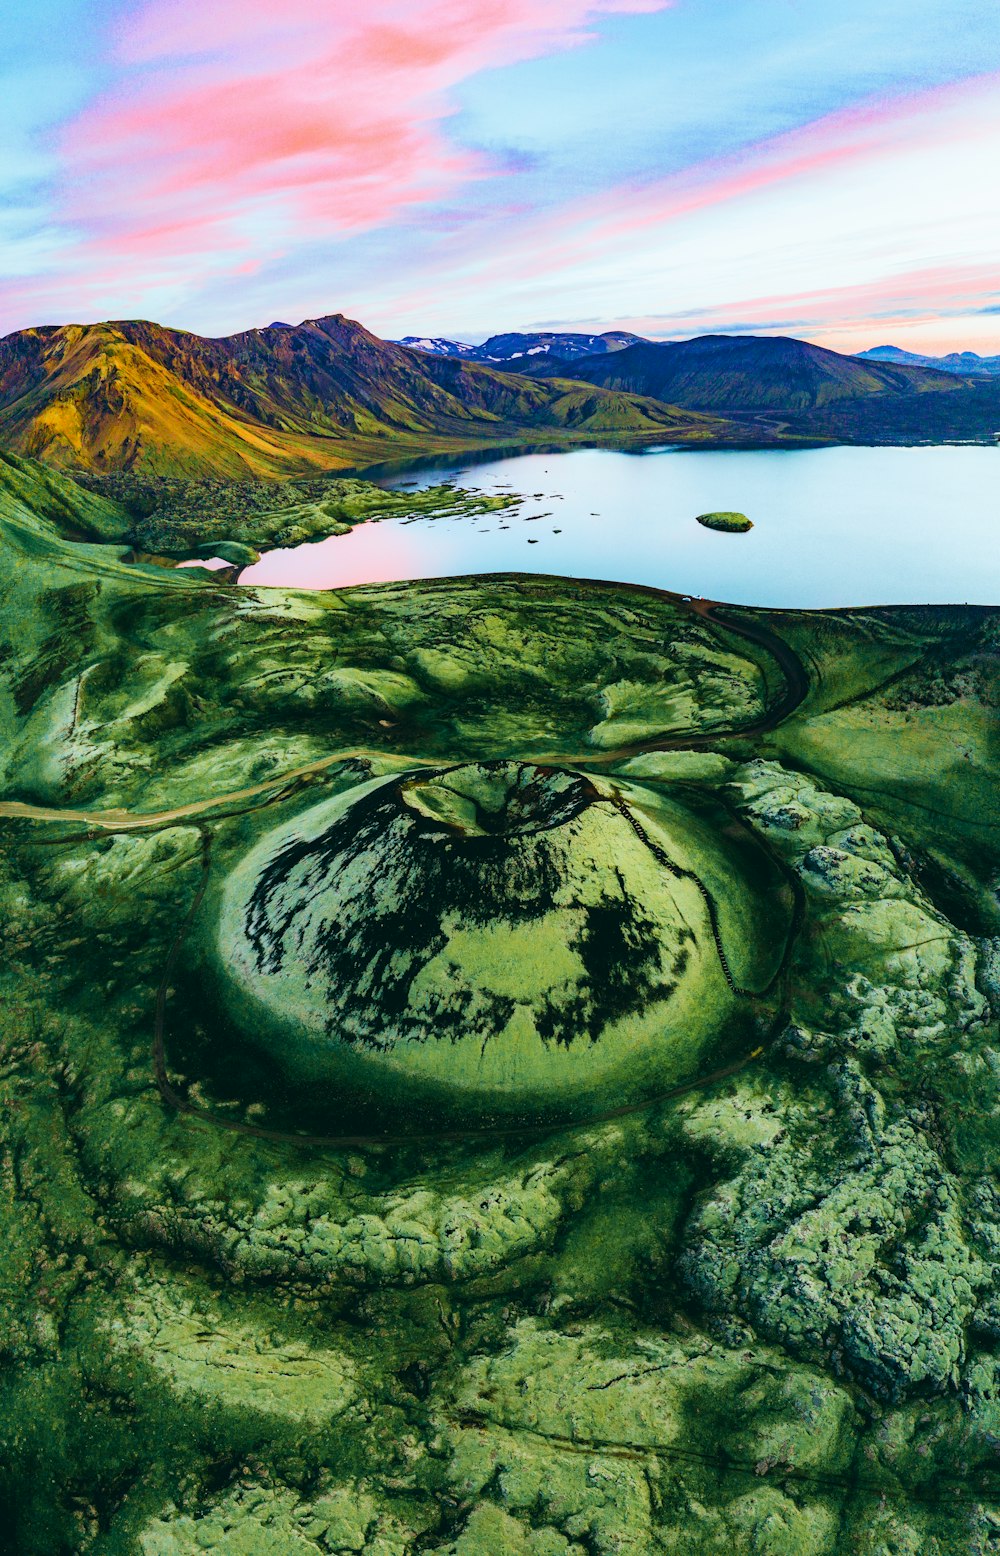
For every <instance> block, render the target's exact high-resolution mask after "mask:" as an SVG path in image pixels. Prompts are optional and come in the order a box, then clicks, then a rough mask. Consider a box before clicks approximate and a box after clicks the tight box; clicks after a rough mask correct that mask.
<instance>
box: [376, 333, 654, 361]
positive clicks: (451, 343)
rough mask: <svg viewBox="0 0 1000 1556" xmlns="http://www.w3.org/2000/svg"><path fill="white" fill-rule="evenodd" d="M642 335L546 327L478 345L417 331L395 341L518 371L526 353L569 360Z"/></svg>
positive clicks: (630, 342)
mask: <svg viewBox="0 0 1000 1556" xmlns="http://www.w3.org/2000/svg"><path fill="white" fill-rule="evenodd" d="M643 338H644V337H643V336H642V335H630V334H629V333H628V331H627V330H606V331H605V332H604V334H603V335H573V334H568V335H567V334H560V333H558V332H554V331H550V330H535V331H533V332H530V331H529V332H526V333H525V332H514V333H513V334H508V335H491V336H490V338H489V340H484V341H483V344H482V345H481V346H469V345H466V344H465V343H464V342H463V341H460V340H442V339H439V338H437V337H428V336H417V335H407V336H405V337H404V339H403V340H401V341H400V342H399V343H398V344H399V345H401V346H410V347H412V349H413V350H415V351H426V352H429V353H431V354H432V355H434V356H444V357H465V358H467V359H468V360H469V361H472V362H492V363H514V362H516V363H517V364H518V371H520V369H521V367H522V365H523V364H524V363H525V362H526V360H527V359H528V358H530V357H544V358H546V359H550V360H551V359H557V360H558V361H560V362H572V361H575V360H576V359H577V358H578V357H588V356H598V355H604V354H606V353H607V352H609V351H622V350H624V348H625V347H626V346H634V345H637V344H639V343H641V342H642V341H643Z"/></svg>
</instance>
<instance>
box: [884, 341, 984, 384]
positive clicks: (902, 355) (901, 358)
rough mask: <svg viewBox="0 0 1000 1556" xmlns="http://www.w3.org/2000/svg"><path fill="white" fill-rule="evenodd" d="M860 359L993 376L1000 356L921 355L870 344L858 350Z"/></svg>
mask: <svg viewBox="0 0 1000 1556" xmlns="http://www.w3.org/2000/svg"><path fill="white" fill-rule="evenodd" d="M858 356H859V358H860V360H861V361H869V362H900V363H903V364H904V365H906V366H909V367H936V368H937V369H938V370H939V372H942V373H964V374H970V373H971V374H976V375H979V376H981V377H989V378H993V377H996V376H998V375H1000V357H981V356H979V355H978V353H977V352H975V351H949V352H948V354H947V355H946V356H943V357H922V356H920V355H919V354H918V353H917V352H915V351H903V350H902V349H901V348H900V347H899V346H872V347H870V349H869V350H868V351H860V352H859V353H858Z"/></svg>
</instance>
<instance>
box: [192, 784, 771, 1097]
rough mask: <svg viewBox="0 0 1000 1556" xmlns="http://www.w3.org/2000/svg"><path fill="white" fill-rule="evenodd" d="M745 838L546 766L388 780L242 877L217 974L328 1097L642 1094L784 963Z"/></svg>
mask: <svg viewBox="0 0 1000 1556" xmlns="http://www.w3.org/2000/svg"><path fill="white" fill-rule="evenodd" d="M724 831H725V829H724V828H720V827H719V826H718V825H717V823H716V824H714V825H713V824H712V822H711V821H709V820H708V819H706V817H705V816H703V815H699V814H698V813H697V811H696V810H691V809H689V808H688V807H687V806H685V805H684V804H683V803H680V802H677V801H674V800H672V799H667V798H664V797H663V795H661V794H656V793H654V792H652V791H651V790H647V789H645V788H643V787H641V786H639V785H635V784H630V783H624V782H621V781H614V782H612V781H609V780H596V779H592V778H590V777H587V776H585V775H583V774H581V773H578V772H574V771H571V770H563V769H553V768H548V767H544V766H540V765H533V764H528V763H517V762H483V763H474V764H468V765H463V766H457V767H451V768H442V769H438V770H435V771H432V772H429V771H426V770H425V771H422V772H420V773H418V774H416V775H413V774H410V775H406V776H403V777H400V776H398V775H397V776H394V777H391V778H388V779H387V778H384V777H383V778H378V779H374V780H372V781H370V782H367V783H363V784H360V785H359V786H357V787H355V788H354V789H352V790H351V791H349V793H347V794H342V795H339V796H337V797H336V798H333V799H330V800H328V801H325V802H323V803H320V804H318V805H314V806H312V807H311V808H310V809H309V810H307V811H304V812H302V813H300V815H299V816H298V817H296V818H295V820H294V821H291V822H286V823H284V824H282V825H281V826H279V827H277V828H276V829H275V830H273V831H272V832H270V833H268V834H266V835H265V836H264V837H263V838H262V839H261V840H260V841H259V842H258V843H257V844H256V846H255V847H253V848H252V849H251V850H250V851H249V852H248V853H247V854H246V856H245V857H244V858H243V860H242V861H241V862H240V863H239V864H238V865H237V866H236V867H235V869H233V870H232V871H231V873H230V874H229V875H228V877H227V879H226V881H225V883H224V885H223V886H222V888H221V892H220V897H219V902H218V916H217V920H216V924H217V928H216V930H215V936H214V941H213V944H212V946H211V949H210V961H211V964H212V981H213V983H214V985H215V987H216V991H217V995H218V997H220V998H221V1000H222V1002H223V1003H224V1005H225V1007H226V1010H227V1011H228V1013H229V1015H230V1016H231V1017H232V1019H233V1020H234V1021H235V1022H236V1024H237V1026H238V1027H239V1028H240V1029H241V1030H242V1032H243V1033H244V1034H245V1035H246V1037H247V1038H248V1039H249V1040H250V1041H251V1042H252V1043H253V1044H254V1045H255V1047H256V1048H257V1049H258V1050H262V1051H263V1053H264V1054H265V1055H266V1056H267V1058H268V1059H269V1060H270V1061H273V1062H274V1063H275V1064H276V1065H277V1066H278V1068H279V1070H280V1072H281V1074H282V1077H283V1080H284V1081H285V1083H288V1082H292V1083H293V1084H294V1083H295V1082H302V1083H304V1084H305V1085H306V1086H308V1087H309V1088H310V1091H311V1092H312V1093H313V1100H315V1087H316V1086H317V1085H320V1086H321V1087H329V1088H330V1090H331V1096H332V1097H334V1098H336V1100H337V1101H338V1102H339V1103H342V1104H343V1105H344V1106H346V1107H351V1106H352V1105H353V1106H354V1107H357V1106H359V1105H360V1106H363V1107H364V1108H366V1109H374V1110H375V1111H376V1112H377V1113H378V1114H380V1115H386V1114H392V1115H395V1116H398V1114H399V1113H400V1112H402V1113H404V1114H405V1113H411V1114H414V1113H416V1114H417V1115H418V1116H420V1117H425V1116H428V1112H429V1113H430V1114H432V1115H433V1114H437V1115H438V1116H447V1115H449V1114H452V1113H453V1114H454V1115H455V1116H456V1117H458V1116H461V1117H462V1118H468V1116H469V1113H470V1109H471V1111H472V1112H473V1114H474V1115H475V1116H476V1117H477V1118H478V1119H480V1120H483V1119H488V1118H490V1117H493V1116H497V1117H500V1118H507V1119H509V1118H511V1117H516V1116H523V1117H526V1118H529V1119H531V1118H535V1117H538V1118H540V1119H544V1118H547V1117H565V1116H572V1117H577V1116H580V1117H586V1116H589V1115H592V1114H594V1113H597V1112H600V1111H602V1110H607V1109H609V1108H614V1107H617V1106H627V1105H628V1104H629V1103H631V1102H633V1101H641V1100H643V1099H644V1098H646V1097H649V1096H654V1095H657V1094H658V1093H660V1092H663V1091H664V1090H667V1089H669V1088H670V1087H671V1086H673V1085H676V1084H680V1083H682V1082H684V1081H685V1080H686V1079H688V1078H689V1077H691V1076H692V1075H693V1074H694V1073H696V1072H697V1071H698V1069H699V1067H701V1068H706V1067H708V1066H709V1064H710V1063H711V1062H714V1059H715V1053H716V1051H717V1050H718V1052H719V1053H722V1052H723V1051H724V1050H726V1051H728V1050H727V1044H729V1043H731V1041H732V1040H733V1038H734V1034H736V1033H746V1032H747V1030H748V1027H747V1019H748V1016H749V1013H750V1012H749V1004H748V1001H747V999H746V998H745V997H744V996H745V995H746V993H747V990H746V989H745V988H744V987H743V986H742V985H743V984H745V983H749V984H750V985H751V986H752V987H761V986H766V985H767V983H768V980H769V978H770V976H771V974H772V973H773V971H774V969H775V967H776V965H777V962H778V960H779V959H780V949H781V940H782V935H781V929H782V927H783V926H781V925H780V924H779V922H778V921H779V919H780V917H781V914H780V912H779V911H778V910H777V909H776V908H772V909H771V910H770V911H764V912H762V911H761V908H760V886H761V880H760V879H759V877H760V875H761V872H765V865H764V863H763V862H762V861H761V860H760V859H754V858H753V857H752V854H751V852H750V851H748V850H747V847H746V845H745V844H744V845H743V852H742V854H741V851H740V847H738V846H737V845H736V844H735V843H734V842H733V839H732V838H731V837H728V838H727V837H726V836H725V835H723V834H724ZM747 869H750V870H751V872H752V873H755V875H756V876H757V877H758V878H756V879H755V880H754V881H753V882H752V884H751V883H750V882H748V880H747V879H746V871H747ZM769 884H771V885H773V884H774V883H773V882H770V883H769ZM751 1003H752V1002H751Z"/></svg>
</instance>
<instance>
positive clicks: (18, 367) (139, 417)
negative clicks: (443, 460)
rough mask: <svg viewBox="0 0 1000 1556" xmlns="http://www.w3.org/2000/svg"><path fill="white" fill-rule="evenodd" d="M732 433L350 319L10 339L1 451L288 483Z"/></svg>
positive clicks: (94, 465)
mask: <svg viewBox="0 0 1000 1556" xmlns="http://www.w3.org/2000/svg"><path fill="white" fill-rule="evenodd" d="M724 432H725V429H724V428H722V427H720V426H719V424H718V423H717V422H713V421H710V420H706V419H704V418H700V417H698V416H696V415H695V416H692V415H691V414H690V413H681V412H678V411H675V410H672V409H671V408H669V407H666V406H664V405H662V404H660V403H659V402H657V401H652V400H643V399H641V398H637V397H635V396H633V395H630V394H628V393H627V392H626V393H623V392H622V391H620V390H617V389H615V390H605V389H604V388H602V387H601V386H584V385H581V384H579V383H569V382H565V381H559V380H558V379H553V380H552V381H551V382H545V383H538V382H534V381H531V380H528V379H525V378H523V377H520V376H513V375H511V374H506V373H500V372H495V371H493V370H492V369H491V368H489V367H487V366H484V365H481V364H479V363H476V362H463V361H459V360H456V359H454V358H452V357H441V356H433V355H428V354H424V353H422V352H420V353H418V352H414V351H410V350H407V349H406V348H404V347H402V346H399V345H395V344H393V343H391V342H388V341H384V340H379V339H378V338H377V337H376V336H375V335H372V334H370V333H369V331H368V330H366V329H364V328H363V327H362V326H361V325H360V324H357V323H355V322H354V321H353V320H351V319H347V318H345V317H344V316H343V315H342V314H331V315H329V316H327V317H325V318H321V319H308V320H306V321H305V322H304V323H302V324H299V325H295V326H290V325H286V324H282V323H276V324H274V325H272V326H270V327H268V328H266V329H254V330H247V331H245V332H243V333H242V334H238V335H231V336H228V337H226V338H224V339H220V340H214V339H206V338H205V337H203V336H200V335H193V334H189V333H187V332H185V331H181V330H171V329H165V328H164V327H163V326H161V325H158V324H153V323H149V322H147V321H145V320H123V321H117V322H113V323H105V324H93V325H64V326H46V327H44V328H40V329H28V330H19V331H17V332H16V333H15V334H12V335H8V336H6V337H5V338H4V339H3V340H0V443H2V444H3V445H5V446H6V447H8V448H10V449H13V450H14V451H15V452H18V453H21V454H25V455H29V456H34V457H37V458H41V459H44V460H46V461H48V462H49V463H51V464H56V465H62V466H67V467H77V468H82V469H87V470H96V471H102V470H129V469H135V470H141V471H145V472H148V473H158V474H165V475H169V474H198V475H205V474H211V475H217V476H227V477H247V476H281V475H287V474H293V473H302V472H307V471H309V470H313V471H316V470H323V469H336V468H338V467H343V466H344V465H351V464H364V463H375V462H378V461H379V460H385V459H389V458H393V457H404V456H405V455H407V454H410V453H413V454H419V453H421V452H429V451H435V452H438V451H447V450H449V449H453V450H458V451H461V450H463V449H466V448H471V447H475V446H477V445H479V446H481V445H483V444H484V443H495V442H498V441H507V442H510V441H516V440H520V441H526V440H529V439H534V440H536V441H537V440H540V439H541V438H543V437H544V438H545V439H547V440H552V441H554V442H559V441H561V440H566V441H574V440H576V441H585V440H586V439H587V438H588V437H595V436H598V437H605V436H609V435H615V434H617V435H621V436H623V437H648V438H657V437H670V438H672V439H673V438H679V439H684V438H688V437H691V438H700V439H704V438H705V437H708V436H711V435H713V433H715V434H719V433H722V434H724Z"/></svg>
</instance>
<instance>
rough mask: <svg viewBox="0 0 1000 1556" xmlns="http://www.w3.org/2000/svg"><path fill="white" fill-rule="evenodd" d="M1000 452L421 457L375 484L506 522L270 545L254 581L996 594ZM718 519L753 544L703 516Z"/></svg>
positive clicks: (461, 521)
mask: <svg viewBox="0 0 1000 1556" xmlns="http://www.w3.org/2000/svg"><path fill="white" fill-rule="evenodd" d="M998 472H1000V452H998V450H997V449H995V448H990V447H982V446H977V447H969V446H966V447H944V448H835V449H808V450H806V449H802V450H775V449H766V450H725V451H715V450H712V451H704V452H702V451H692V450H680V449H676V448H668V449H661V450H655V451H654V450H647V451H645V452H644V453H641V454H637V453H624V452H618V451H612V450H607V449H585V450H575V451H573V452H571V453H539V452H537V451H536V452H533V453H530V454H518V455H513V456H508V457H504V458H497V457H493V458H489V459H483V460H481V461H479V462H472V461H470V460H469V458H468V457H467V456H466V458H465V459H463V460H461V461H457V460H456V461H452V462H449V461H437V462H435V463H433V464H431V463H428V461H426V460H424V461H421V462H420V468H419V469H418V468H415V467H414V466H413V465H411V466H409V467H405V468H404V467H397V468H396V469H395V470H394V471H393V472H392V473H389V472H385V471H383V473H382V475H381V477H380V479H381V480H382V483H383V484H384V485H387V486H392V487H394V488H396V489H401V490H413V489H416V488H417V487H424V486H429V485H435V484H437V483H439V482H441V481H442V480H448V479H451V480H454V481H455V482H456V483H457V484H458V485H460V486H462V487H465V488H467V489H469V490H475V491H486V492H504V493H505V492H513V493H516V494H518V495H520V496H521V497H522V498H523V499H524V500H523V501H522V503H521V505H520V507H519V508H517V509H515V510H513V511H512V512H510V513H493V514H489V515H486V516H481V515H480V516H473V517H461V518H454V517H451V516H443V517H440V518H433V519H431V518H426V517H423V516H416V517H414V518H412V519H391V520H386V521H384V522H383V523H380V524H366V525H362V526H359V527H358V528H357V529H355V530H354V531H353V532H352V533H351V534H350V535H345V536H342V537H338V538H331V539H329V540H324V541H320V542H316V543H312V544H308V545H303V546H298V547H295V548H294V549H291V550H286V551H274V552H270V553H268V554H267V555H266V556H265V557H263V558H262V559H261V561H260V562H259V563H257V564H256V565H255V566H254V567H251V568H247V569H246V571H245V572H244V573H243V574H242V578H241V581H242V582H243V583H247V584H280V585H285V586H291V587H298V588H308V589H322V588H333V587H343V586H346V585H350V584H357V583H365V582H382V581H391V580H396V579H405V578H432V577H443V576H456V575H460V574H466V573H491V572H538V573H551V574H563V575H567V576H570V577H578V578H610V579H616V580H620V581H622V582H626V583H641V584H652V585H654V586H655V587H658V588H667V589H674V590H677V591H679V592H683V593H690V594H701V595H706V596H708V597H711V598H716V599H723V600H731V601H734V602H739V603H744V604H755V605H771V606H795V605H798V606H814V607H815V606H836V605H871V604H878V603H885V604H889V603H893V604H914V603H938V604H946V603H949V604H950V603H959V604H960V603H963V602H965V601H969V602H975V603H978V604H996V603H998V602H1000V545H998V541H1000V490H998V482H997V475H998ZM712 509H737V510H739V511H741V512H744V513H747V514H748V515H749V516H750V518H751V519H752V520H753V521H754V529H753V530H752V531H751V532H750V533H749V534H745V535H725V534H719V533H716V532H713V531H711V530H707V529H704V528H703V527H702V526H700V525H698V524H696V523H695V515H696V514H698V513H704V512H706V511H709V510H712Z"/></svg>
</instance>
